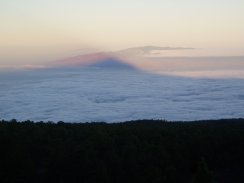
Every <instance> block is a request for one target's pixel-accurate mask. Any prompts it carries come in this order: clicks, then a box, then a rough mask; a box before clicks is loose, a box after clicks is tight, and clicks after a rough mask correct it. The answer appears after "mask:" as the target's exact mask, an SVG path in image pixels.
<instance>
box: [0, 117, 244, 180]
mask: <svg viewBox="0 0 244 183" xmlns="http://www.w3.org/2000/svg"><path fill="white" fill-rule="evenodd" d="M0 182H1V183H5V182H8V183H10V182H11V183H15V182H18V183H22V182H23V183H27V182H58V183H66V182H68V183H76V182H81V183H110V182H111V183H130V182H131V183H136V182H140V183H201V182H202V183H210V182H211V183H214V182H216V183H233V182H235V183H243V182H244V119H229V120H217V121H198V122H166V121H160V120H138V121H131V122H124V123H114V124H107V123H63V122H58V123H51V122H49V123H43V122H37V123H33V122H32V121H25V122H17V121H16V120H11V121H4V120H2V121H0Z"/></svg>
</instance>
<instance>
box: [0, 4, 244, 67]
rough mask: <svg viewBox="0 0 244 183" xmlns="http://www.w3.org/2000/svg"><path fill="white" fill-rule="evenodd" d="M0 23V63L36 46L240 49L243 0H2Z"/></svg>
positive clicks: (50, 49) (242, 47)
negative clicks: (143, 46) (153, 46)
mask: <svg viewBox="0 0 244 183" xmlns="http://www.w3.org/2000/svg"><path fill="white" fill-rule="evenodd" d="M0 24H1V29H0V40H1V41H0V48H1V50H0V63H3V62H4V60H14V59H10V58H11V57H12V56H13V55H15V57H22V56H23V57H24V56H25V55H27V56H28V55H29V52H32V53H36V52H38V51H39V50H43V52H42V53H41V54H42V55H43V53H46V54H47V53H48V54H51V52H52V54H53V55H55V54H59V51H60V50H62V52H63V51H64V50H67V52H68V51H69V50H75V49H81V48H87V47H91V48H97V49H104V50H116V49H122V48H126V47H132V46H142V45H158V46H185V47H196V48H201V49H202V50H204V49H205V50H210V51H209V52H208V51H205V52H204V54H206V55H243V54H242V53H244V1H243V0H205V1H202V0H123V1H121V0H87V1H84V0H1V1H0ZM46 49H47V50H46ZM36 50H38V51H36ZM13 53H15V54H13ZM23 53H25V54H23ZM8 62H9V61H8Z"/></svg>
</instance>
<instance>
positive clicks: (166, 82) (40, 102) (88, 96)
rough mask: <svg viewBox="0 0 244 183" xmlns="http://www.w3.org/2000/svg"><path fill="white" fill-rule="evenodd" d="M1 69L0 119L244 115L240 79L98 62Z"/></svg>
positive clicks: (231, 116)
mask: <svg viewBox="0 0 244 183" xmlns="http://www.w3.org/2000/svg"><path fill="white" fill-rule="evenodd" d="M0 75H1V76H0V88H1V90H0V104H1V105H0V118H1V119H12V118H16V119H18V120H27V119H30V120H35V121H40V120H43V121H59V120H62V121H67V122H86V121H107V122H118V121H125V120H134V119H144V118H147V119H148V118H149V119H151V118H154V119H167V120H200V119H217V118H238V117H244V112H243V107H244V95H243V91H244V84H243V83H244V81H243V80H242V79H190V78H183V77H172V76H161V75H155V74H149V73H145V72H141V71H136V70H126V69H123V70H112V69H109V70H106V69H99V68H86V69H77V70H66V71H64V70H55V71H54V70H47V71H44V70H43V71H39V72H38V71H35V72H22V73H21V72H19V73H17V72H16V73H9V74H7V73H0Z"/></svg>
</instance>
